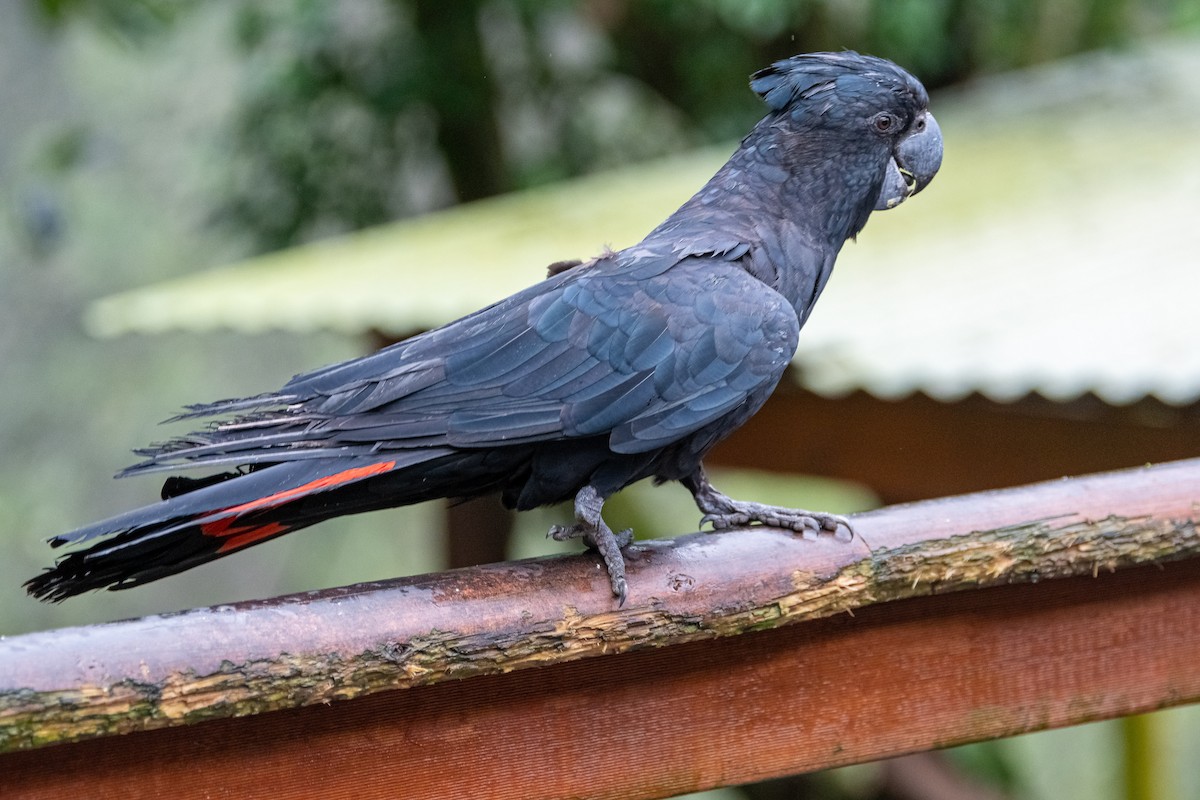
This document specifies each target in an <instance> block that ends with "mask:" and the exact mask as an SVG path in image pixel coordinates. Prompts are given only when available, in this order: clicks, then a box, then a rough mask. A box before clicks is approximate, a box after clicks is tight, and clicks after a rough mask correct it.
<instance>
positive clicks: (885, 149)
mask: <svg viewBox="0 0 1200 800" xmlns="http://www.w3.org/2000/svg"><path fill="white" fill-rule="evenodd" d="M750 88H751V89H752V90H753V91H754V92H755V93H756V94H757V95H758V96H759V97H760V98H761V99H762V100H763V101H764V102H765V104H766V107H767V112H766V115H765V116H764V117H763V118H762V119H761V120H760V121H759V122H758V123H757V124H756V125H755V126H754V127H753V129H752V130H751V131H750V132H749V133H748V134H747V135H746V136H745V137H744V138H743V139H742V140H741V142H740V144H739V146H738V147H737V149H736V151H735V152H734V153H733V155H732V156H731V157H730V158H729V160H728V162H727V163H726V164H725V165H724V166H723V167H721V168H720V170H719V171H718V172H717V173H716V174H715V175H714V176H713V177H712V178H711V179H710V180H709V181H708V183H707V184H705V185H704V186H703V187H702V188H701V189H700V190H699V191H698V192H697V193H696V194H695V195H694V196H693V197H691V198H690V199H689V200H687V201H686V202H685V203H684V204H683V205H682V206H681V207H680V208H679V209H678V210H677V211H676V212H675V213H674V214H672V215H671V216H670V217H668V218H667V219H666V221H664V222H663V223H662V224H660V225H659V226H658V227H656V228H655V229H654V230H653V231H651V232H650V233H649V234H648V235H647V236H646V237H645V238H644V239H643V240H642V241H641V242H639V243H637V244H635V245H632V246H630V247H628V248H625V249H622V250H615V251H613V250H606V251H604V252H603V253H601V254H600V255H598V256H596V257H594V258H592V259H590V260H588V261H564V262H558V263H556V264H554V265H552V266H551V268H550V270H549V275H548V277H546V278H545V279H543V280H542V281H540V282H538V283H535V284H533V285H532V286H530V287H528V288H526V289H524V290H522V291H519V292H517V293H516V294H514V295H512V296H510V297H507V298H505V299H502V300H499V301H498V302H496V303H494V304H492V305H490V306H487V307H486V308H483V309H481V310H479V311H476V312H474V313H471V314H468V315H467V316H464V317H462V318H460V319H458V320H455V321H453V322H450V323H448V324H446V325H444V326H442V327H439V328H435V329H432V330H428V331H425V332H423V333H419V334H417V335H415V336H413V337H411V338H408V339H405V340H403V341H400V342H398V343H395V344H392V345H390V346H387V347H384V348H383V349H381V350H378V351H377V352H375V353H372V354H369V355H365V356H362V357H359V358H355V359H352V360H349V361H345V362H342V363H337V364H333V365H330V366H326V367H322V368H319V369H316V370H313V371H311V372H307V373H302V374H299V375H296V376H295V377H293V378H292V379H291V380H290V381H288V382H287V383H286V384H285V385H284V386H283V387H282V388H280V389H278V390H277V391H272V392H266V393H263V394H259V395H256V396H253V397H247V398H237V399H230V400H223V401H218V402H212V403H203V404H196V405H192V406H186V407H185V409H184V411H183V412H182V413H181V414H179V415H178V416H177V417H175V418H173V420H174V421H178V420H188V421H193V420H198V419H207V420H209V422H208V424H207V426H206V427H203V428H202V429H200V430H198V431H196V432H194V433H191V434H188V435H184V436H179V437H176V438H174V439H171V440H168V441H166V442H161V443H157V444H154V445H151V446H149V447H147V448H143V449H140V450H135V451H134V452H135V454H137V455H139V456H140V457H141V458H142V460H141V461H140V462H138V463H136V464H134V465H133V466H131V467H128V468H127V469H125V470H124V471H122V472H121V473H119V474H118V477H123V476H129V475H142V474H148V473H156V472H160V473H161V472H176V471H180V470H183V469H188V468H198V469H205V470H208V474H205V475H203V476H200V477H185V476H182V475H172V476H170V477H167V478H166V479H165V481H164V483H163V486H162V491H161V500H159V501H157V502H155V503H153V504H151V505H147V506H145V507H143V508H138V509H135V510H132V511H129V512H126V513H123V514H120V515H118V516H115V517H112V518H111V519H107V520H104V521H102V522H97V523H94V524H91V525H87V526H84V527H82V528H79V529H77V530H75V531H72V532H70V533H65V534H61V535H58V536H55V537H54V538H52V539H50V540H49V541H50V544H51V545H52V546H53V547H60V546H63V545H76V546H83V545H86V546H85V547H82V549H74V550H73V551H72V552H68V553H66V554H65V555H62V556H60V557H59V558H58V559H57V561H56V563H55V564H54V566H52V567H50V568H48V569H46V570H44V571H43V572H42V573H40V574H38V575H37V576H35V577H33V578H31V579H30V580H28V581H27V582H26V583H25V588H26V590H27V591H28V592H29V594H31V595H33V596H34V597H37V598H39V599H43V600H48V601H60V600H63V599H65V598H68V597H71V596H74V595H78V594H81V593H83V592H86V591H89V590H93V589H102V588H108V589H112V590H116V589H127V588H130V587H133V586H138V585H142V584H145V583H147V582H149V581H154V580H157V579H159V578H162V577H165V576H168V575H172V574H175V573H178V572H181V571H183V570H187V569H190V568H192V567H195V566H197V565H199V564H203V563H205V562H208V561H212V560H214V559H217V558H220V557H222V556H225V555H229V554H231V553H235V552H237V551H240V550H243V549H245V548H247V547H251V546H253V545H256V544H260V543H262V542H266V541H268V540H271V539H274V538H276V537H278V536H282V535H284V534H286V533H289V532H291V531H294V530H298V529H300V528H304V527H307V526H309V525H313V524H316V523H319V522H321V521H323V520H327V519H330V518H332V517H336V516H341V515H346V514H356V513H360V512H366V511H373V510H377V509H383V508H390V507H395V506H403V505H407V504H411V503H415V502H419V501H424V500H429V499H434V498H450V499H458V498H462V499H467V498H474V497H480V496H484V495H491V494H498V495H499V496H500V499H501V501H502V502H503V504H504V505H505V506H506V507H508V508H514V509H517V510H526V509H532V508H535V507H539V506H545V505H550V504H556V503H562V502H567V501H570V502H573V509H574V519H573V520H572V521H571V522H569V523H567V524H560V525H555V526H554V527H552V528H551V530H550V532H549V535H550V536H552V537H553V538H555V539H558V540H567V539H574V538H579V539H582V541H583V543H584V544H586V545H587V546H588V547H589V548H591V549H592V550H594V551H595V552H596V553H598V555H599V557H600V559H602V561H603V563H604V565H605V567H606V569H607V573H608V577H609V584H610V588H611V590H612V594H613V595H614V597H615V598H616V601H617V602H618V604H619V605H622V606H623V605H624V603H625V601H626V599H627V596H628V591H629V584H628V582H627V580H626V574H625V567H624V559H623V556H622V552H621V551H622V549H623V548H625V547H626V546H627V545H628V544H629V543H630V541H631V539H632V534H631V532H630V531H628V530H625V531H619V532H614V531H613V530H612V529H611V528H610V527H609V526H608V524H607V523H606V522H605V520H604V517H603V514H602V512H603V508H604V504H605V502H606V501H607V500H608V499H609V498H610V497H611V496H612V495H613V494H615V493H616V492H618V491H619V490H621V489H623V488H624V487H626V486H628V485H630V484H632V483H634V482H636V481H640V480H643V479H647V478H649V479H653V480H654V481H655V482H658V483H661V482H665V481H678V482H680V483H682V484H683V486H685V487H686V488H687V489H688V490H689V491H690V492H691V493H692V496H693V497H694V499H695V502H696V506H697V508H698V509H699V510H700V512H701V513H702V515H703V517H702V520H701V524H702V525H704V524H711V526H712V527H713V528H714V529H716V530H723V529H728V528H731V527H737V526H744V525H749V524H761V525H769V526H776V527H782V528H786V529H791V530H793V531H796V532H800V533H802V534H805V535H808V536H812V535H814V534H816V533H819V532H822V531H825V532H835V533H836V532H838V531H839V530H840V528H842V527H845V528H847V529H848V528H849V526H850V522H849V520H847V519H846V518H844V517H841V516H838V515H834V514H827V513H821V512H813V511H806V510H803V509H792V508H783V507H777V506H769V505H764V504H760V503H754V502H748V501H740V500H735V499H733V498H731V497H729V496H727V495H725V494H723V493H721V492H720V491H719V490H717V489H716V488H715V487H714V486H713V485H712V483H711V482H710V481H709V479H708V477H707V475H706V473H705V471H704V466H703V459H704V456H705V454H706V453H708V451H709V450H710V449H711V448H712V447H713V446H714V445H715V444H717V442H719V441H720V440H722V439H723V438H725V437H726V436H728V435H729V434H730V433H731V432H733V431H734V430H736V429H737V428H738V427H739V426H741V425H742V424H743V423H745V422H746V420H747V419H749V418H750V417H751V416H752V415H753V414H754V413H755V412H757V411H758V410H759V408H760V407H761V406H762V405H763V403H764V402H765V401H766V400H767V398H768V397H769V396H770V394H771V393H772V391H773V390H774V389H775V387H776V385H777V384H778V383H779V381H780V379H781V378H782V376H783V374H784V371H785V370H786V369H787V367H788V365H789V364H790V362H791V360H792V358H793V356H794V354H795V351H796V347H797V343H798V337H799V333H800V329H801V327H802V326H803V325H804V323H805V322H806V321H807V320H808V318H809V315H810V314H811V313H812V310H813V306H814V304H815V303H816V302H817V299H818V297H819V296H820V295H821V292H822V290H823V289H824V287H825V284H826V281H827V280H828V279H829V276H830V273H831V272H832V270H833V266H834V262H835V260H836V258H837V255H838V253H839V251H840V250H841V248H842V246H843V245H844V244H845V242H847V241H848V240H852V239H854V238H855V237H856V236H857V235H858V234H859V233H860V232H861V231H862V229H863V227H864V226H865V225H866V223H867V220H868V218H869V217H870V215H871V213H872V212H873V211H881V210H887V209H890V208H893V207H895V206H897V205H899V204H900V203H902V202H903V201H904V200H906V199H907V198H909V197H911V196H912V195H915V194H917V193H918V192H920V191H921V190H922V189H924V188H925V187H926V186H927V185H928V184H929V182H930V181H931V180H932V179H933V177H934V175H935V174H936V173H937V171H938V169H939V167H940V166H941V161H942V150H943V141H942V134H941V131H940V128H939V126H938V124H937V122H936V120H935V119H934V117H933V115H932V114H931V113H930V111H929V97H928V94H927V93H926V91H925V88H924V87H923V86H922V84H921V83H920V81H919V80H917V79H916V78H915V77H914V76H913V75H911V74H910V73H909V72H907V71H905V70H904V69H902V68H901V67H899V66H897V65H896V64H895V63H893V62H891V61H888V60H885V59H882V58H878V57H875V56H869V55H862V54H859V53H856V52H853V51H842V52H832V53H810V54H802V55H797V56H793V57H791V58H787V59H783V60H780V61H776V62H774V63H773V64H771V65H770V66H768V67H766V68H764V69H761V70H759V71H758V72H756V73H754V74H753V75H752V76H751V78H750ZM801 422H802V421H799V420H798V421H797V423H798V424H800V423H801ZM214 470H215V471H214Z"/></svg>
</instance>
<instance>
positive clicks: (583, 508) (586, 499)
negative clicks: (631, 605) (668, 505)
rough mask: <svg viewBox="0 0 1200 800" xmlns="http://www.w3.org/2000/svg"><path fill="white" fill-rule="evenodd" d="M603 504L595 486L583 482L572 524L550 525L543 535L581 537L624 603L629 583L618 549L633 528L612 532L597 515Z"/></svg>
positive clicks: (630, 538) (626, 542) (630, 537)
mask: <svg viewBox="0 0 1200 800" xmlns="http://www.w3.org/2000/svg"><path fill="white" fill-rule="evenodd" d="M602 504H603V501H602V500H601V499H600V498H599V496H598V495H597V494H596V492H595V490H594V489H592V488H591V487H590V486H585V487H584V488H583V489H581V490H580V492H579V494H578V495H577V496H576V498H575V519H576V520H577V521H576V522H575V524H574V525H551V526H550V530H549V531H547V532H546V535H547V536H548V537H550V538H551V539H554V540H555V541H558V542H564V541H566V540H568V539H582V540H583V543H584V544H585V545H587V546H588V547H589V548H591V549H593V550H595V551H596V552H598V553H599V554H600V557H601V558H602V559H604V566H605V568H606V569H607V570H608V581H609V584H610V585H611V586H612V593H613V594H614V595H616V597H617V602H618V605H619V606H624V605H625V599H626V597H627V596H628V593H629V586H628V584H627V583H626V582H625V559H624V557H623V556H622V555H621V550H622V549H623V548H625V547H628V546H629V544H630V542H632V541H633V529H632V528H626V529H625V530H623V531H620V532H618V533H613V531H612V528H609V527H608V525H606V524H605V522H604V520H603V519H601V517H600V508H601V505H602Z"/></svg>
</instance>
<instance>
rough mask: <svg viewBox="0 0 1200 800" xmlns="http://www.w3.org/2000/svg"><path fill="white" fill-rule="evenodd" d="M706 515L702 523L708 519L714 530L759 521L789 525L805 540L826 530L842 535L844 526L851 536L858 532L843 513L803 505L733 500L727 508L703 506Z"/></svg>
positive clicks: (776, 525) (780, 525) (768, 523)
mask: <svg viewBox="0 0 1200 800" xmlns="http://www.w3.org/2000/svg"><path fill="white" fill-rule="evenodd" d="M700 510H701V511H704V512H705V514H704V516H703V517H701V518H700V524H701V525H703V524H705V523H706V522H707V523H710V524H711V525H712V526H713V530H718V531H719V530H724V529H726V528H736V527H738V526H740V525H751V524H753V523H755V522H757V523H759V524H761V525H767V526H769V527H772V528H787V529H788V530H793V531H796V532H797V533H799V534H800V535H801V536H803V537H804V538H805V539H816V538H817V534H818V533H821V532H822V531H826V532H829V533H833V534H835V535H839V534H840V533H841V531H842V530H843V529H844V530H845V534H844V535H846V536H847V538H849V537H851V536H853V535H854V528H853V527H851V525H850V520H849V519H847V518H846V517H843V516H842V515H840V514H826V513H824V512H821V511H806V510H805V509H803V508H785V507H783V506H769V505H764V504H762V503H745V502H740V501H737V500H731V501H730V504H729V506H728V508H727V509H725V510H720V511H715V510H714V511H708V510H706V509H703V508H702V509H700Z"/></svg>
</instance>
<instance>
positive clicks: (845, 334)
mask: <svg viewBox="0 0 1200 800" xmlns="http://www.w3.org/2000/svg"><path fill="white" fill-rule="evenodd" d="M1197 74H1200V44H1198V42H1197V41H1196V40H1183V41H1180V42H1176V43H1172V44H1169V45H1162V44H1160V45H1158V46H1156V47H1154V48H1153V49H1151V50H1147V51H1146V52H1143V53H1138V54H1125V55H1121V56H1114V55H1094V56H1088V57H1084V58H1081V59H1076V60H1073V61H1070V62H1060V63H1059V64H1056V65H1052V66H1050V67H1046V68H1042V69H1040V70H1036V71H1031V72H1027V73H1022V74H1014V75H1009V76H1006V77H1003V78H999V79H993V80H990V81H988V82H982V83H980V84H979V85H977V86H974V87H970V88H967V89H963V90H961V91H959V92H956V93H954V94H953V95H942V96H940V97H937V98H935V113H937V114H938V116H939V120H940V121H941V122H942V127H943V130H944V133H945V137H946V160H945V164H944V165H943V168H942V172H941V174H940V175H939V176H938V178H937V180H936V181H935V182H934V183H933V185H932V186H931V187H930V189H929V190H928V191H927V192H925V193H923V194H922V195H921V196H920V197H918V198H916V199H915V200H913V201H911V202H909V203H906V204H905V205H904V206H902V207H901V208H899V209H897V210H895V211H890V212H887V213H882V214H876V215H875V216H874V217H873V218H872V220H871V223H870V224H869V225H868V226H867V229H866V231H865V232H864V233H863V235H862V237H861V241H860V242H859V243H857V244H851V245H847V247H846V249H845V250H844V251H843V254H842V257H841V259H840V261H839V265H838V269H837V271H836V272H835V275H834V277H833V279H832V281H831V282H830V285H829V288H828V289H827V291H826V293H825V295H824V297H823V298H822V301H821V303H820V304H819V305H818V307H817V310H816V312H815V313H814V315H813V317H812V319H811V321H810V322H809V325H808V326H807V327H806V328H805V331H804V333H803V334H802V335H801V347H800V352H799V353H798V354H797V362H798V364H799V366H800V367H801V368H802V369H801V380H802V381H803V382H804V383H805V384H806V385H807V386H808V387H809V388H812V389H813V390H815V391H818V392H821V393H824V394H840V393H844V392H849V391H853V390H856V389H865V390H867V391H869V392H872V393H874V394H876V395H879V396H882V397H900V396H904V395H907V394H909V393H912V392H917V391H920V392H924V393H927V394H929V395H931V396H933V397H936V398H939V399H943V400H954V399H958V398H960V397H962V396H965V395H967V394H970V393H972V392H982V393H983V394H985V395H987V396H989V397H992V398H995V399H999V400H1008V399H1013V398H1017V397H1021V396H1024V395H1026V394H1029V393H1031V392H1037V393H1040V394H1042V395H1045V396H1047V397H1050V398H1052V399H1064V400H1065V399H1070V398H1073V397H1076V396H1079V395H1082V394H1085V393H1094V394H1096V395H1098V396H1100V397H1101V398H1103V399H1105V400H1106V401H1109V402H1112V403H1126V402H1131V401H1134V400H1138V399H1140V398H1142V397H1145V396H1154V397H1157V398H1159V399H1161V400H1163V401H1165V402H1168V403H1174V404H1190V403H1193V402H1196V401H1197V400H1200V347H1198V346H1197V342H1198V341H1200V300H1198V299H1197V298H1200V269H1198V267H1200V219H1198V218H1197V217H1198V216H1200V215H1198V213H1197V212H1198V211H1200V148H1198V147H1197V146H1196V131H1197V130H1200V82H1198V81H1196V80H1195V77H1194V76H1195V75H1197ZM730 150H731V147H723V148H716V149H713V150H709V151H705V152H702V153H696V154H691V155H687V156H683V157H680V158H676V159H671V160H667V161H662V162H658V163H654V164H648V165H641V166H638V167H635V168H632V169H626V170H622V171H619V172H614V173H610V174H606V175H598V176H593V177H588V178H583V179H579V180H576V181H571V182H568V183H564V184H560V185H557V186H553V187H547V188H544V189H539V190H535V191H530V192H525V193H521V194H519V195H512V196H508V197H503V198H497V199H494V200H489V201H483V202H479V203H474V204H471V205H468V206H463V207H459V208H456V209H452V210H449V211H446V212H442V213H439V214H435V215H430V216H428V217H424V218H421V219H416V220H407V221H404V222H400V223H396V224H394V225H389V226H384V227H381V228H378V229H375V230H372V231H367V232H363V233H360V234H356V235H353V236H347V237H343V238H340V239H335V240H330V241H327V242H322V243H319V244H315V245H311V246H306V247H300V248H296V249H293V250H288V251H283V252H280V253H275V254H272V255H268V256H264V257H261V258H256V259H252V260H250V261H247V262H245V263H243V264H238V265H233V266H231V267H227V268H223V269H219V270H213V271H210V272H205V273H202V274H197V275H193V276H189V277H187V278H184V279H180V280H175V281H171V282H169V283H163V284H159V285H156V286H151V287H147V288H144V289H140V290H137V291H133V292H128V293H125V294H122V295H117V296H114V297H110V298H106V299H104V300H101V301H99V302H98V303H96V304H95V305H94V306H93V307H92V308H91V309H90V311H89V314H88V317H87V323H88V325H89V328H90V329H91V330H92V331H93V332H95V333H96V334H98V335H104V336H111V335H117V334H124V333H132V332H139V333H154V332H159V331H165V330H192V331H203V330H214V329H232V330H236V331H245V332H254V331H261V330H267V329H288V330H313V329H334V330H341V331H349V332H359V331H363V330H367V329H371V328H376V329H381V330H384V331H390V332H394V333H405V332H408V331H411V330H413V329H415V328H422V327H430V326H433V325H437V324H441V323H443V322H445V321H447V320H449V319H452V318H454V317H456V316H459V315H461V314H464V313H467V312H469V311H472V310H474V309H475V308H477V307H480V306H482V305H484V304H486V303H488V302H491V301H493V300H495V299H497V298H499V297H502V296H504V295H505V294H508V293H510V292H512V291H515V290H517V289H519V288H521V287H523V286H525V285H528V284H529V283H531V282H533V281H535V280H537V279H538V278H540V277H541V275H542V273H543V269H544V267H545V265H547V264H549V263H550V262H553V261H556V260H559V259H563V258H570V257H587V256H589V255H591V254H594V253H595V252H597V251H598V250H599V249H600V248H601V247H602V246H604V245H606V244H607V245H612V246H615V247H621V246H624V245H626V244H629V243H632V242H634V241H636V240H637V239H638V238H640V237H641V236H642V235H643V234H644V233H645V232H646V231H648V230H649V229H650V228H651V227H653V226H654V225H655V224H656V223H657V222H658V221H660V220H661V219H662V218H663V217H665V216H666V214H668V213H669V212H670V211H672V210H673V209H674V208H675V207H677V206H678V205H679V203H681V202H682V201H683V200H684V199H686V197H687V196H688V195H689V194H691V192H693V191H694V190H695V189H696V188H697V187H699V186H700V185H701V184H702V183H703V181H704V180H705V179H706V178H707V177H708V176H709V175H711V174H712V172H713V171H714V170H715V169H716V168H717V166H719V165H720V163H721V162H722V161H723V159H724V157H725V156H726V155H727V154H728V152H729V151H730Z"/></svg>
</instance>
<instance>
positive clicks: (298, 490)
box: [200, 461, 396, 553]
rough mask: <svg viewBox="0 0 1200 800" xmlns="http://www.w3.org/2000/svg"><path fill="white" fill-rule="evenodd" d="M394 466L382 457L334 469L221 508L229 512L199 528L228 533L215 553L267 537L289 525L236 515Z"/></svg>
mask: <svg viewBox="0 0 1200 800" xmlns="http://www.w3.org/2000/svg"><path fill="white" fill-rule="evenodd" d="M395 466H396V462H395V461H381V462H380V463H378V464H369V465H367V466H365V467H354V468H353V469H347V470H342V471H341V472H336V473H334V474H333V475H326V476H324V477H322V478H317V479H316V480H313V481H309V482H308V483H306V484H303V485H302V486H296V487H295V488H292V489H284V490H283V491H281V492H276V493H275V494H270V495H267V496H266V497H260V498H258V499H257V500H251V501H250V502H248V503H242V504H240V505H236V506H230V507H229V508H224V509H221V510H220V511H219V512H216V513H219V514H227V515H228V516H223V517H222V518H221V519H218V520H213V521H212V522H208V523H205V524H203V525H201V526H200V532H201V533H203V534H204V535H205V536H222V537H225V536H227V537H229V538H228V540H227V541H225V542H222V543H221V548H220V549H219V550H218V551H217V552H218V553H227V552H229V551H230V550H237V549H238V548H240V547H245V546H246V545H250V544H254V543H255V542H257V541H259V540H261V539H266V538H267V537H270V536H275V535H277V534H280V533H283V532H284V531H286V530H288V526H286V525H284V524H282V523H279V522H271V523H268V524H266V525H236V524H235V523H236V522H237V518H238V517H239V516H241V515H242V514H245V513H247V512H250V511H258V510H260V509H264V508H274V507H275V506H280V505H283V504H284V503H287V502H289V501H291V500H295V499H297V498H299V497H303V496H304V495H307V494H312V493H313V492H320V491H324V490H326V489H330V488H332V487H334V486H339V485H341V484H343V483H352V482H354V481H358V480H362V479H363V478H370V477H372V476H375V475H382V474H383V473H385V472H390V471H391V470H392V468H393V467H395Z"/></svg>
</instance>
